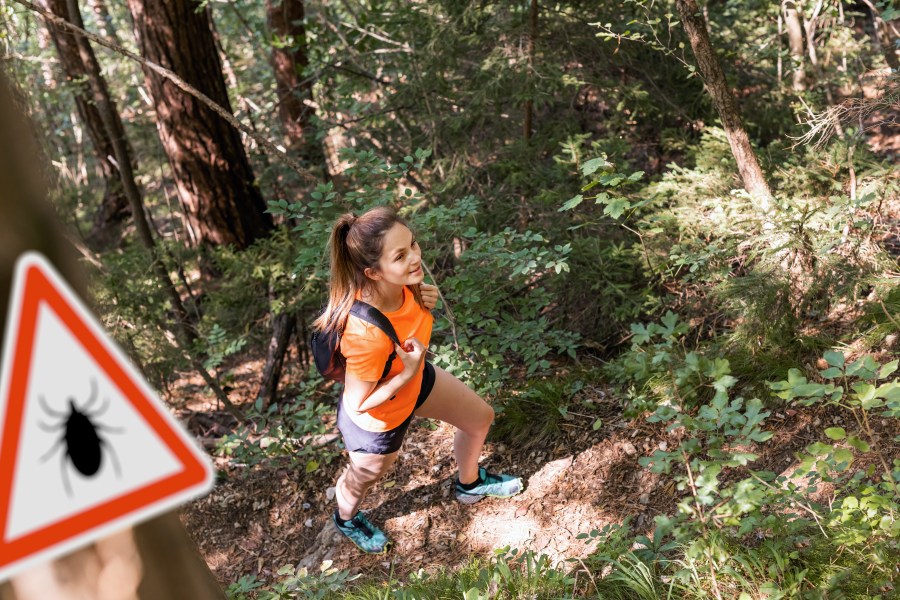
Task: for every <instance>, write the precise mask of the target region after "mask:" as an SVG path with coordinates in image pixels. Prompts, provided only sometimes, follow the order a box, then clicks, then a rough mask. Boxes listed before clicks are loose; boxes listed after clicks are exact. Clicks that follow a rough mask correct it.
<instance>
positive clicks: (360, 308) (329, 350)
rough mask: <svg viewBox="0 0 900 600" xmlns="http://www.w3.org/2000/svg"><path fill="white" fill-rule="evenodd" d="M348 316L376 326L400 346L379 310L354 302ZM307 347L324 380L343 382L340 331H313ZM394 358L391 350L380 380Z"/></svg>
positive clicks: (364, 303) (391, 328)
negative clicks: (310, 349)
mask: <svg viewBox="0 0 900 600" xmlns="http://www.w3.org/2000/svg"><path fill="white" fill-rule="evenodd" d="M350 314H351V315H353V316H355V317H358V318H360V319H362V320H363V321H366V322H367V323H371V324H372V325H374V326H376V327H377V328H378V329H380V330H382V331H383V332H384V333H385V334H386V335H387V336H388V337H389V338H391V341H392V342H394V343H395V344H397V345H398V346H399V345H400V340H399V339H398V338H397V332H395V331H394V326H393V325H391V322H390V321H389V320H388V318H387V317H386V316H384V315H383V314H382V313H381V311H380V310H378V309H377V308H375V307H374V306H372V305H371V304H368V303H366V302H363V301H361V300H354V301H353V306H352V307H351V308H350ZM309 345H310V347H311V348H312V355H313V360H314V361H315V363H316V368H317V369H318V370H319V373H321V374H322V376H323V377H324V378H325V379H332V380H334V381H344V374H345V367H346V364H347V360H346V359H345V358H344V357H343V355H341V330H340V329H338V328H334V329H332V330H330V331H314V332H313V334H312V337H310V340H309ZM396 357H397V352H396V351H395V350H391V355H390V356H389V357H388V359H387V363H386V364H385V365H384V371H383V372H382V373H381V379H384V378H385V377H387V374H388V372H389V371H390V370H391V365H392V364H393V362H394V359H395V358H396Z"/></svg>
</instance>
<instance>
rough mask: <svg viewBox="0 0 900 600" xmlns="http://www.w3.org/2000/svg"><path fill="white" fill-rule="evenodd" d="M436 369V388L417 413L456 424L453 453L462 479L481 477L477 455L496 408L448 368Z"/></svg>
mask: <svg viewBox="0 0 900 600" xmlns="http://www.w3.org/2000/svg"><path fill="white" fill-rule="evenodd" d="M434 373H435V382H434V388H433V389H432V390H431V393H430V394H429V395H428V399H427V400H425V403H424V404H423V405H422V406H420V407H419V409H418V410H416V416H417V417H426V418H429V419H438V420H440V421H444V422H445V423H450V424H451V425H453V426H454V427H456V434H455V435H454V437H453V453H454V455H455V456H456V465H457V467H458V468H459V481H460V483H471V482H473V481H475V480H476V479H478V458H479V456H481V449H482V447H483V446H484V438H486V437H487V433H488V429H490V428H491V423H492V422H493V421H494V409H493V408H491V407H490V405H488V403H487V402H485V401H484V400H482V399H481V397H480V396H479V395H478V394H476V393H475V392H473V391H472V390H471V389H469V388H468V387H467V386H466V384H464V383H463V382H461V381H460V380H459V379H457V378H456V377H454V376H453V375H451V374H450V373H448V372H447V371H445V370H443V369H441V368H440V367H435V368H434Z"/></svg>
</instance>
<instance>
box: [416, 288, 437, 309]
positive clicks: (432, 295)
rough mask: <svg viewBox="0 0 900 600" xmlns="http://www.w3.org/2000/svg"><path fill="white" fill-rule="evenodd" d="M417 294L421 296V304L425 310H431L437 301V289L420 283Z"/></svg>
mask: <svg viewBox="0 0 900 600" xmlns="http://www.w3.org/2000/svg"><path fill="white" fill-rule="evenodd" d="M419 292H420V293H421V294H422V303H423V304H425V308H427V309H428V310H432V309H433V308H434V307H435V306H436V305H437V301H438V289H437V287H436V286H433V285H428V284H427V283H420V284H419Z"/></svg>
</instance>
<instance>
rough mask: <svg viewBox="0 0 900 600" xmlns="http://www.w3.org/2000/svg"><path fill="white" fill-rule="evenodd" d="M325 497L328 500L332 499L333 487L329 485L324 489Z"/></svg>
mask: <svg viewBox="0 0 900 600" xmlns="http://www.w3.org/2000/svg"><path fill="white" fill-rule="evenodd" d="M325 498H327V499H328V500H334V487H330V488H328V489H326V490H325Z"/></svg>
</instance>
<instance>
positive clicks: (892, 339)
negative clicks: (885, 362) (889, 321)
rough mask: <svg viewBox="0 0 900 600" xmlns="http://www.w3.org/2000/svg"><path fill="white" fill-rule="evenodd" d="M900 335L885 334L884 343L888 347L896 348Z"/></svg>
mask: <svg viewBox="0 0 900 600" xmlns="http://www.w3.org/2000/svg"><path fill="white" fill-rule="evenodd" d="M897 340H898V336H897V334H896V333H889V334H887V335H886V336H884V345H885V346H887V347H888V348H895V347H896V346H897Z"/></svg>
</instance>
